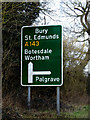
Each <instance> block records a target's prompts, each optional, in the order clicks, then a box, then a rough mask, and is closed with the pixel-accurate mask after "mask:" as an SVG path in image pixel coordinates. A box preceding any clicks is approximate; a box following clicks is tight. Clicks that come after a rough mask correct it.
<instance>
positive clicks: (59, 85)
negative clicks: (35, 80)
mask: <svg viewBox="0 0 90 120" xmlns="http://www.w3.org/2000/svg"><path fill="white" fill-rule="evenodd" d="M43 26H58V25H40V26H23V27H22V28H21V85H22V86H62V85H63V27H62V46H61V48H62V50H61V51H62V52H61V55H62V60H61V64H62V77H61V78H62V79H61V84H60V85H23V84H22V46H23V39H22V36H23V28H26V27H43ZM59 26H62V25H59Z"/></svg>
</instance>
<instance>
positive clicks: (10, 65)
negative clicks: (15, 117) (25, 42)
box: [2, 2, 41, 95]
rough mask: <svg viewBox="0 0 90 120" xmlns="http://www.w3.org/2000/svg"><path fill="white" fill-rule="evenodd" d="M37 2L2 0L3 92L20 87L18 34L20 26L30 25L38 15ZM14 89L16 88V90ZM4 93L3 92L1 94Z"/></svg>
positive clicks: (38, 4)
mask: <svg viewBox="0 0 90 120" xmlns="http://www.w3.org/2000/svg"><path fill="white" fill-rule="evenodd" d="M40 10H41V5H40V3H39V2H36V3H35V2H27V3H25V2H3V3H2V38H3V61H2V62H3V76H2V77H3V78H2V83H3V90H4V91H3V92H4V93H6V92H8V90H15V89H16V88H17V89H19V88H21V87H20V34H21V27H22V26H25V25H27V26H28V25H31V24H32V23H33V22H34V21H35V19H36V18H37V17H38V16H39V12H40ZM17 89H16V90H17ZM3 95H5V94H3Z"/></svg>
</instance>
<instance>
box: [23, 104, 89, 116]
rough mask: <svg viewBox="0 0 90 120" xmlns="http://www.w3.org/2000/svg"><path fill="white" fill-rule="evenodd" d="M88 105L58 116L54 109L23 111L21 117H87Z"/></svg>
mask: <svg viewBox="0 0 90 120" xmlns="http://www.w3.org/2000/svg"><path fill="white" fill-rule="evenodd" d="M89 110H90V106H89V107H88V106H79V107H77V108H75V110H74V111H73V112H61V113H60V116H57V114H56V111H55V110H52V111H51V110H50V111H38V112H37V111H34V110H32V111H27V112H24V114H23V116H22V117H23V118H57V117H59V118H60V117H62V118H88V111H89Z"/></svg>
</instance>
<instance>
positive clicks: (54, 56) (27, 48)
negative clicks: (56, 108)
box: [21, 25, 63, 86]
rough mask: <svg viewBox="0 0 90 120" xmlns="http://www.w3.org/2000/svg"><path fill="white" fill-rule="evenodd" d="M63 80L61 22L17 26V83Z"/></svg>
mask: <svg viewBox="0 0 90 120" xmlns="http://www.w3.org/2000/svg"><path fill="white" fill-rule="evenodd" d="M62 84H63V42H62V26H61V25H51V26H23V27H22V29H21V85H22V86H61V85H62Z"/></svg>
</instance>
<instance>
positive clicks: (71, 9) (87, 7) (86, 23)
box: [62, 0, 90, 93]
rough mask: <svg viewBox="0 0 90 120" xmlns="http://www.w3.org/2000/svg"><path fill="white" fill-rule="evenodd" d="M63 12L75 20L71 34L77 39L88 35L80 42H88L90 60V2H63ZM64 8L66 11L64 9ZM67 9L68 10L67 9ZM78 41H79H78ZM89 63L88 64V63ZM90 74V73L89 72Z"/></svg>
mask: <svg viewBox="0 0 90 120" xmlns="http://www.w3.org/2000/svg"><path fill="white" fill-rule="evenodd" d="M62 4H63V5H62V10H63V12H64V13H66V15H67V17H69V18H71V19H73V22H74V24H73V26H74V27H71V29H70V30H71V32H74V33H75V34H74V35H77V37H81V36H84V35H85V33H87V34H88V38H87V39H84V40H81V39H80V41H79V42H85V41H88V52H87V55H88V61H89V60H90V19H89V18H90V1H88V0H86V1H81V0H70V1H69V2H68V1H62ZM63 7H64V9H63ZM65 8H66V9H65ZM77 41H78V40H77ZM88 61H87V62H86V63H88ZM88 72H89V71H88ZM89 81H90V73H88V93H90V90H89V88H90V87H89V86H90V82H89Z"/></svg>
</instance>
